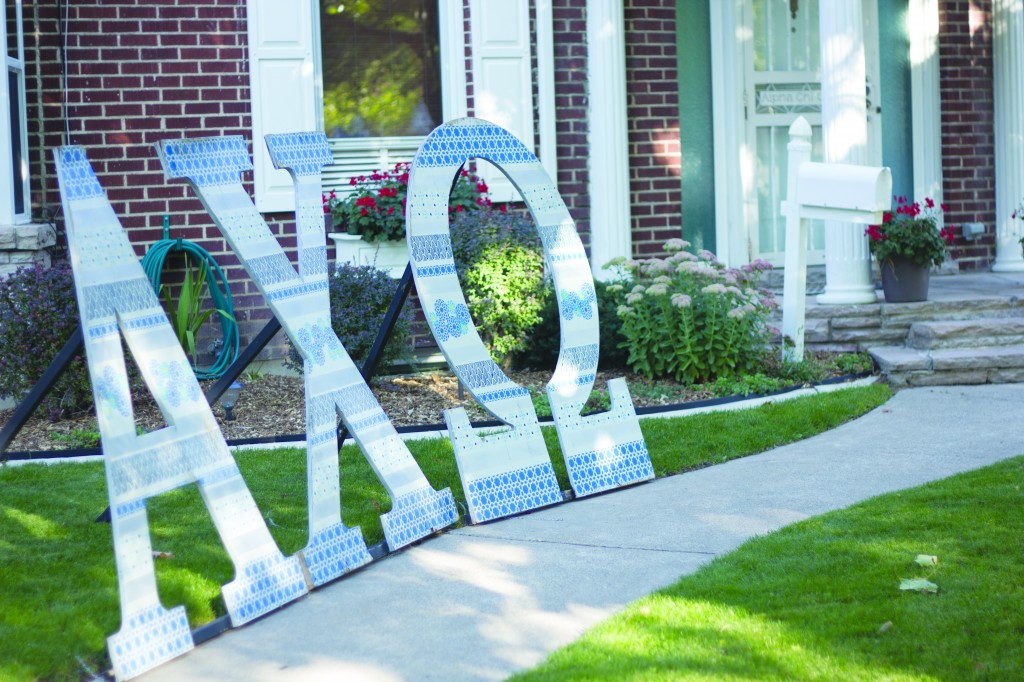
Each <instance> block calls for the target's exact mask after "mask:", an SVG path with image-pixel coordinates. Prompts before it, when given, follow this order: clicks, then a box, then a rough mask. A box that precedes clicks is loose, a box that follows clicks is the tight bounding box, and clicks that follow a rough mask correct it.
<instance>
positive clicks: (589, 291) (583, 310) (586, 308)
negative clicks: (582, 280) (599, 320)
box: [562, 284, 597, 320]
mask: <svg viewBox="0 0 1024 682" xmlns="http://www.w3.org/2000/svg"><path fill="white" fill-rule="evenodd" d="M596 302H597V295H596V294H595V293H594V285H593V284H584V285H583V288H582V289H581V290H580V292H579V293H576V292H575V291H569V290H567V289H562V317H564V318H565V319H566V320H571V319H572V318H573V317H575V316H576V315H579V316H580V317H582V318H583V319H584V320H589V319H590V318H592V317H593V316H594V303H596Z"/></svg>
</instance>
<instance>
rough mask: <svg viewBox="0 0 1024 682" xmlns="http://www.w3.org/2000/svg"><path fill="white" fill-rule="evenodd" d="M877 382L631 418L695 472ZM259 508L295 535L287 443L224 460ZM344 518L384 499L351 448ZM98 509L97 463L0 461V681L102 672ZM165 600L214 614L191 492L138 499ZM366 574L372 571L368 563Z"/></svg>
mask: <svg viewBox="0 0 1024 682" xmlns="http://www.w3.org/2000/svg"><path fill="white" fill-rule="evenodd" d="M889 396H890V392H889V389H888V388H886V387H885V386H883V385H874V386H868V387H864V388H855V389H848V390H843V391H837V392H835V393H829V394H825V395H819V396H811V397H807V398H799V399H796V400H792V401H787V402H781V403H775V404H769V405H765V406H762V407H759V408H756V409H752V410H745V411H739V412H723V413H714V414H706V415H695V416H692V417H686V418H671V419H651V420H646V421H642V422H641V424H642V428H643V431H644V436H645V437H646V439H647V444H648V449H649V451H650V453H651V459H652V461H653V463H654V468H655V471H656V472H657V474H658V475H659V476H662V475H667V474H672V473H678V472H680V471H685V470H688V469H693V468H696V467H701V466H707V465H709V464H715V463H718V462H724V461H726V460H728V459H733V458H736V457H742V456H744V455H748V454H752V453H755V452H760V451H763V450H766V449H768V448H771V447H774V446H777V445H781V444H783V443H788V442H792V441H794V440H798V439H800V438H806V437H808V436H811V435H814V434H816V433H819V432H821V431H824V430H827V429H829V428H832V427H835V426H837V425H839V424H841V423H842V422H844V421H847V420H849V419H852V418H855V417H857V416H859V415H861V414H863V413H865V412H867V411H868V410H870V409H872V408H874V407H876V406H877V405H880V404H881V403H883V402H885V400H886V399H888V397H889ZM544 437H545V439H546V441H547V444H548V448H549V450H550V451H551V454H552V460H553V462H554V464H555V468H556V471H557V473H558V477H559V482H560V484H561V486H562V488H563V489H567V488H568V487H569V485H568V479H567V477H566V475H565V468H564V464H563V462H562V457H561V454H560V452H559V451H558V440H557V437H556V435H555V432H554V429H552V428H546V429H545V430H544ZM409 447H410V449H411V450H412V452H413V454H414V456H415V457H416V459H417V460H418V461H419V463H420V465H421V466H422V468H423V470H424V473H425V474H426V476H427V478H428V479H429V480H430V482H431V483H432V484H433V485H434V486H435V487H437V488H441V487H445V486H448V487H451V489H452V492H453V493H454V494H455V498H456V500H457V501H458V502H459V503H461V504H463V505H464V503H465V497H464V495H463V494H462V490H461V486H460V485H459V478H458V472H457V470H456V468H455V461H454V457H453V456H452V452H451V446H450V444H449V443H448V441H447V440H440V439H438V440H431V441H414V442H412V443H410V445H409ZM237 460H238V463H239V467H240V468H241V470H242V473H243V475H244V476H245V479H246V481H247V482H248V483H249V486H250V489H251V490H252V492H253V495H254V496H255V498H256V502H257V504H258V505H259V508H260V509H261V510H262V511H263V514H264V518H265V519H266V520H267V523H268V525H269V526H270V530H271V532H272V533H273V535H274V537H275V539H276V540H277V542H278V544H279V545H280V547H281V549H282V551H284V552H285V553H286V554H291V553H294V552H296V551H297V550H299V549H301V548H302V547H303V546H304V545H305V542H306V491H305V486H306V473H305V453H304V451H302V450H298V449H279V450H275V451H272V452H269V453H268V452H265V451H264V452H247V453H241V454H239V455H237ZM341 478H342V500H343V504H342V507H343V516H344V520H345V523H346V524H348V525H350V526H360V527H361V528H362V530H363V534H364V536H365V537H366V540H367V542H368V543H370V544H373V543H376V542H379V541H380V540H381V539H382V532H381V527H380V521H379V518H378V517H379V515H380V513H381V512H384V511H387V510H388V508H389V505H390V502H389V500H388V498H387V496H386V494H385V492H384V489H383V487H382V486H381V485H380V483H379V482H378V481H377V478H376V476H375V475H374V474H373V472H372V470H371V469H370V466H369V464H368V463H367V462H366V460H365V459H364V458H363V457H362V455H361V454H360V453H359V452H358V450H357V449H356V448H355V447H353V446H348V447H346V448H344V449H343V450H342V452H341ZM105 506H106V489H105V483H104V475H103V465H102V464H101V463H91V464H58V465H52V466H38V465H31V466H22V467H0V567H2V570H0V613H2V614H3V618H2V619H0V679H4V680H6V679H36V678H40V677H43V678H55V679H77V678H78V676H79V674H80V673H81V672H82V670H83V668H82V667H81V664H80V663H79V660H80V661H81V662H83V663H84V664H85V665H88V666H89V667H90V668H92V669H95V670H99V669H104V668H106V667H107V666H108V664H109V661H108V660H107V657H106V653H105V647H106V637H107V636H108V635H110V634H112V633H114V632H115V631H116V630H117V629H118V628H119V623H120V612H119V607H118V597H117V583H116V580H115V568H114V558H113V550H112V544H111V538H110V527H109V526H108V525H106V524H101V523H94V522H93V519H94V518H95V517H96V516H97V515H98V514H99V513H100V512H101V511H102V510H103V509H104V507H105ZM148 510H149V519H150V527H151V533H152V537H153V548H154V550H156V551H160V552H167V553H169V554H170V556H167V557H166V558H161V559H158V560H157V578H158V582H159V587H160V594H161V598H162V601H163V603H164V604H165V605H168V606H172V605H176V604H184V605H185V607H186V609H187V611H188V615H189V619H190V621H191V623H192V624H193V626H198V625H200V624H203V623H206V622H209V621H210V620H212V619H214V618H216V617H217V616H219V615H221V614H222V613H223V612H224V609H223V604H222V603H221V600H220V585H221V584H223V583H225V582H228V581H229V580H231V578H232V567H231V563H230V562H229V561H228V559H227V556H226V554H225V553H224V552H223V550H222V547H221V545H220V543H219V541H218V540H217V536H216V533H215V531H214V529H213V525H212V523H211V522H210V520H209V516H208V514H206V512H205V509H204V508H203V506H202V503H201V501H200V498H199V494H198V491H197V489H196V488H195V486H188V487H187V488H182V489H180V490H177V491H174V492H171V493H168V494H165V495H162V496H160V497H158V498H155V499H153V500H151V502H150V503H149V505H148ZM370 570H372V567H371V569H370Z"/></svg>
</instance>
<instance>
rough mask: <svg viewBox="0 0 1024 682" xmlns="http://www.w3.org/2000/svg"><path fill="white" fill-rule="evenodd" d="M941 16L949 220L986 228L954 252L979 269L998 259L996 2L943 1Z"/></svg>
mask: <svg viewBox="0 0 1024 682" xmlns="http://www.w3.org/2000/svg"><path fill="white" fill-rule="evenodd" d="M939 13H940V14H939V25H940V26H941V30H940V33H939V72H940V89H941V96H942V173H943V195H944V198H945V203H946V205H947V207H948V209H949V211H948V213H947V214H946V222H947V224H951V225H957V226H959V225H960V224H962V223H965V222H981V223H984V224H985V225H986V227H987V230H988V231H987V232H986V234H985V236H984V237H983V238H982V239H980V240H978V241H977V242H973V243H972V242H963V241H958V242H957V244H956V246H955V248H954V249H953V254H952V255H953V257H954V258H955V259H956V260H957V261H958V264H959V266H960V269H961V270H975V269H979V268H987V267H988V266H989V265H990V264H991V262H992V260H994V258H995V234H994V229H995V157H994V154H995V132H994V129H993V105H992V16H991V15H992V0H970V1H968V0H940V2H939ZM957 234H959V231H958V232H957Z"/></svg>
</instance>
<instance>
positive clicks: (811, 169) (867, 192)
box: [782, 116, 892, 360]
mask: <svg viewBox="0 0 1024 682" xmlns="http://www.w3.org/2000/svg"><path fill="white" fill-rule="evenodd" d="M788 149H789V173H788V175H787V184H788V190H787V194H788V199H787V200H786V201H783V202H782V215H783V216H784V217H785V219H786V272H785V276H784V283H783V293H782V336H783V345H782V354H783V357H785V358H788V359H791V360H802V359H803V357H804V297H805V293H806V291H807V221H808V220H811V219H815V218H820V219H823V220H835V221H838V222H843V223H853V225H852V226H851V229H856V230H861V231H863V229H864V228H863V225H880V224H881V223H882V214H883V213H885V212H886V211H888V210H889V209H890V208H891V207H892V173H891V172H890V171H889V169H888V168H877V167H873V166H852V165H849V164H842V163H816V162H813V161H811V160H810V159H811V126H810V124H809V123H807V119H805V118H804V117H803V116H801V117H799V118H797V120H796V121H795V122H794V123H793V125H791V126H790V127H789V146H788ZM787 341H789V342H791V345H788V344H787Z"/></svg>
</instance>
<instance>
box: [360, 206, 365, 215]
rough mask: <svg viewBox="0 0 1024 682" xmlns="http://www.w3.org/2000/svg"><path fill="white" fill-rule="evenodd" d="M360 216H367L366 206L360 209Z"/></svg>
mask: <svg viewBox="0 0 1024 682" xmlns="http://www.w3.org/2000/svg"><path fill="white" fill-rule="evenodd" d="M359 214H360V215H366V207H365V206H363V207H362V208H361V209H359Z"/></svg>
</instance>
